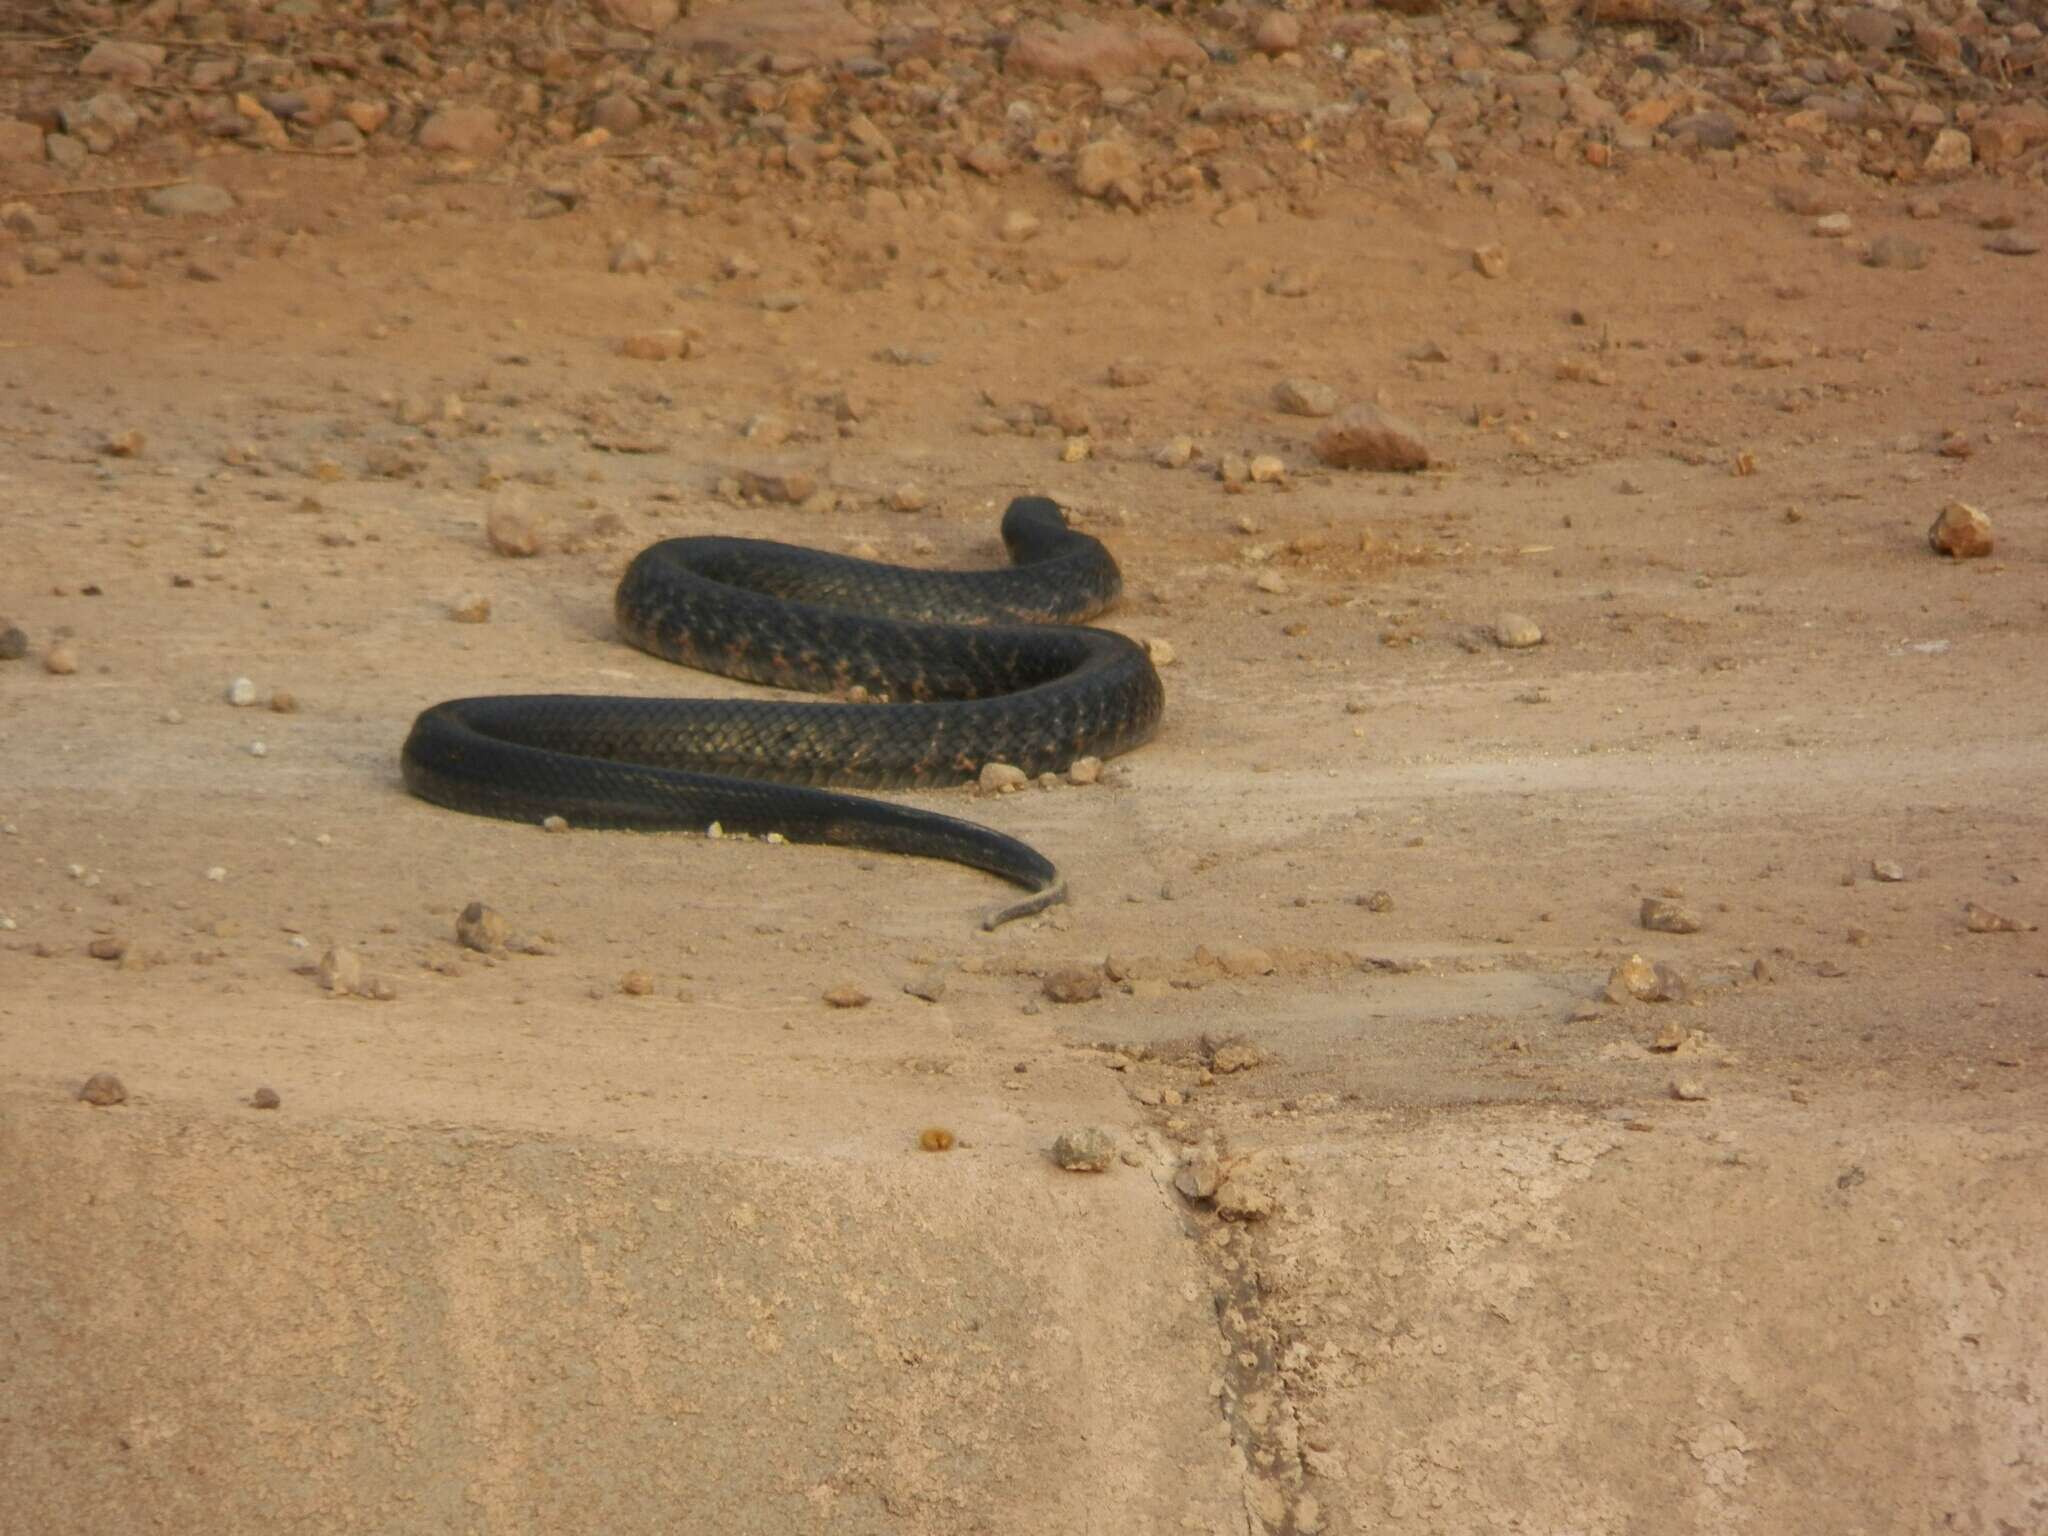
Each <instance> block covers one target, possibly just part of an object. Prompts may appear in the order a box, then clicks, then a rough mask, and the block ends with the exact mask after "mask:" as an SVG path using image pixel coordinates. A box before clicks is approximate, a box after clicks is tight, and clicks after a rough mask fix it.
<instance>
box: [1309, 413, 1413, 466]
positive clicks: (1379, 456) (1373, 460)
mask: <svg viewBox="0 0 2048 1536" xmlns="http://www.w3.org/2000/svg"><path fill="white" fill-rule="evenodd" d="M1315 450H1316V457H1317V458H1319V459H1321V460H1322V461H1323V462H1324V463H1325V464H1329V465H1332V466H1334V467H1335V468H1337V469H1378V470H1402V471H1414V470H1419V469H1427V468H1429V449H1428V448H1427V447H1426V446H1425V445H1424V443H1423V441H1422V436H1421V434H1420V433H1419V432H1417V431H1416V429H1415V428H1414V427H1412V426H1410V425H1409V424H1408V423H1407V422H1405V421H1403V420H1402V419H1401V418H1400V417H1398V416H1394V415H1390V414H1389V413H1387V412H1385V411H1383V410H1381V409H1380V408H1379V407H1378V406H1376V405H1370V404H1365V403H1360V404H1357V405H1352V406H1347V407H1346V408H1345V409H1344V411H1343V412H1342V413H1341V414H1339V415H1338V416H1337V417H1336V418H1335V419H1334V420H1332V421H1331V422H1330V424H1329V425H1328V426H1326V427H1324V428H1323V429H1322V430H1321V431H1320V432H1318V433H1316V440H1315Z"/></svg>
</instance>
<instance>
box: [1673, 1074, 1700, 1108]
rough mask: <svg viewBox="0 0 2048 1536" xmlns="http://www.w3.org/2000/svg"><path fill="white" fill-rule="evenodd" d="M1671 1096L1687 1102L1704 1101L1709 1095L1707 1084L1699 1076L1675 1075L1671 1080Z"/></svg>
mask: <svg viewBox="0 0 2048 1536" xmlns="http://www.w3.org/2000/svg"><path fill="white" fill-rule="evenodd" d="M1671 1097H1673V1098H1674V1099H1677V1100H1679V1101H1680V1102H1681V1103H1685V1104H1698V1103H1702V1102H1703V1101H1704V1100H1705V1099H1706V1097H1707V1086H1706V1084H1705V1083H1702V1082H1700V1081H1699V1080H1698V1079H1697V1078H1690V1077H1674V1078H1673V1079H1672V1080H1671Z"/></svg>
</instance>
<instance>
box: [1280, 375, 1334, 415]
mask: <svg viewBox="0 0 2048 1536" xmlns="http://www.w3.org/2000/svg"><path fill="white" fill-rule="evenodd" d="M1273 403H1274V404H1275V405H1277V406H1279V407H1280V409H1281V410H1283V411H1285V412H1287V414H1288V415H1290V416H1333V415H1335V414H1336V412H1337V391H1336V390H1335V389H1333V388H1331V387H1330V386H1329V385H1328V384H1322V383H1318V382H1317V381H1316V380H1314V379H1301V378H1293V379H1282V380H1281V381H1280V382H1279V383H1278V384H1275V385H1274V386H1273Z"/></svg>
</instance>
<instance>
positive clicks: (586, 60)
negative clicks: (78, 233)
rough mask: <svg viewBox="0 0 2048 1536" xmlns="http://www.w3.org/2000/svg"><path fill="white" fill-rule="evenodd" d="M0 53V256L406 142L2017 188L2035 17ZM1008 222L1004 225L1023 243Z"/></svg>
mask: <svg viewBox="0 0 2048 1536" xmlns="http://www.w3.org/2000/svg"><path fill="white" fill-rule="evenodd" d="M25 20H26V23H27V24H26V25H21V26H19V27H18V29H17V30H14V31H11V32H9V33H7V34H5V38H4V41H0V168H4V170H0V175H4V178H5V181H6V183H7V184H9V185H10V186H11V188H12V190H13V192H14V193H15V194H16V195H17V197H19V196H21V195H22V194H26V195H27V196H26V201H25V202H24V203H23V205H22V206H20V207H17V208H16V209H15V210H13V212H12V215H11V217H10V219H9V225H8V227H9V231H10V233H11V234H12V235H13V236H14V238H15V240H16V241H17V243H19V244H21V245H23V246H24V247H27V248H28V249H24V250H22V251H19V252H17V253H15V254H14V255H13V256H11V257H10V258H8V260H7V262H6V269H5V270H6V274H7V276H8V278H9V279H10V280H12V281H17V282H18V281H19V280H20V276H21V274H22V272H23V271H24V270H26V271H28V272H40V271H47V270H52V256H51V254H50V253H49V252H48V251H37V250H34V249H33V247H35V246H38V245H48V244H52V243H54V244H56V245H57V247H58V250H57V253H56V257H55V259H57V260H61V259H63V257H64V254H65V253H64V252H63V250H62V240H61V235H62V224H61V221H59V220H57V219H56V218H54V217H53V216H52V214H51V213H50V211H49V210H50V209H51V208H52V206H53V205H55V206H62V205H61V203H58V202H57V200H59V199H63V198H66V197H67V196H69V195H75V194H82V193H84V192H86V191H87V190H88V189H94V188H105V187H111V186H112V185H113V184H116V183H136V182H140V183H149V182H153V181H156V180H162V181H164V182H167V183H171V184H170V185H164V186H153V185H143V186H140V187H138V188H137V190H138V191H140V192H143V193H147V194H149V195H150V196H151V197H152V198H153V201H152V203H151V207H152V210H153V211H156V212H160V213H164V214H195V213H196V214H205V213H217V212H221V211H224V210H225V209H226V208H227V207H228V206H229V198H230V194H229V193H228V192H227V191H226V190H225V189H223V188H218V187H214V186H212V185H210V184H208V183H207V181H206V178H205V162H206V161H207V160H209V159H211V158H213V157H216V156H219V155H223V154H245V153H254V154H270V155H303V154H313V155H335V156H350V155H367V156H394V155H401V154H407V153H424V154H428V155H432V156H435V157H439V158H440V159H442V160H444V161H454V162H468V163H469V164H470V166H471V167H472V168H475V167H477V166H479V165H482V164H484V163H488V164H489V165H490V166H491V167H492V168H493V169H494V170H496V171H498V172H500V173H502V174H506V175H512V176H518V177H523V178H525V179H526V180H527V181H528V182H529V183H530V187H531V193H532V198H533V207H532V211H533V212H534V213H535V214H536V215H542V216H545V215H548V214H552V213H559V212H561V211H564V210H565V209H568V208H571V207H574V206H577V205H578V204H579V203H581V202H583V201H585V200H587V199H589V198H592V197H601V196H604V195H606V194H625V193H631V192H635V191H641V192H645V191H647V190H650V189H651V190H652V191H653V192H655V193H656V194H658V196H659V197H660V199H661V200H662V201H663V202H664V203H666V204H668V205H671V206H674V207H679V208H681V209H683V210H686V211H691V212H698V211H703V210H705V209H708V208H710V207H712V206H715V205H716V204H718V203H719V202H721V201H723V200H729V199H734V198H745V197H749V196H755V195H771V196H774V197H776V198H778V199H781V200H784V201H791V202H801V201H806V200H811V199H817V198H858V199H864V200H866V201H867V202H868V203H870V204H874V205H879V206H880V207H882V208H886V209H890V210H894V209H898V208H908V209H909V210H911V211H913V212H916V211H920V210H924V209H927V208H930V207H933V206H935V205H936V206H943V205H944V204H945V203H946V201H947V198H948V194H949V190H950V189H952V188H953V187H955V186H956V185H958V184H959V183H960V181H961V180H962V179H963V178H973V179H977V180H983V181H991V182H1000V181H1004V180H1010V179H1016V180H1025V181H1028V180H1031V179H1042V180H1045V181H1049V182H1051V183H1053V184H1055V185H1057V186H1060V187H1070V188H1071V189H1072V190H1073V191H1074V192H1076V193H1078V194H1080V195H1082V196H1085V197H1091V198H1098V199H1102V200H1105V201H1107V202H1110V203H1113V204H1117V205H1121V206H1125V207H1129V208H1134V209H1136V208H1143V207H1147V206H1152V205H1156V204H1161V203H1167V204H1186V203H1198V204H1205V205H1206V204H1213V205H1214V209H1215V216H1216V217H1217V218H1218V219H1219V220H1220V221H1223V222H1226V223H1228V222H1230V221H1233V220H1256V219H1257V218H1258V216H1259V213H1258V209H1259V204H1260V202H1261V201H1262V200H1263V199H1267V198H1281V199H1286V200H1288V201H1291V202H1293V203H1296V204H1302V203H1312V202H1313V200H1314V199H1315V197H1316V196H1317V194H1318V192H1319V191H1320V190H1321V189H1323V188H1324V187H1325V186H1326V185H1327V184H1328V183H1329V182H1330V181H1331V180H1332V179H1337V180H1342V179H1345V178H1349V177H1354V176H1356V175H1359V174H1361V173H1363V172H1367V171H1370V170H1374V169H1377V168H1382V167H1387V166H1393V167H1396V168H1403V169H1412V170H1416V171H1422V172H1437V173H1441V174H1443V175H1447V176H1452V177H1456V176H1460V175H1466V174H1484V173H1486V172H1488V171H1490V170H1494V169H1497V168H1499V167H1501V166H1502V165H1505V164H1509V163H1512V162H1513V161H1514V160H1515V159H1517V158H1518V157H1521V156H1524V155H1528V154H1538V155H1547V156H1550V157H1552V158H1554V159H1555V160H1556V161H1558V162H1560V163H1574V162H1578V163H1583V164H1585V165H1588V166H1591V167H1606V166H1612V165H1614V164H1616V163H1617V161H1619V160H1622V159H1625V158H1626V157H1629V156H1640V155H1645V154H1654V153H1658V152H1674V153H1683V154H1689V155H1696V156H1700V157H1703V158H1705V159H1707V160H1709V161H1714V162H1721V163H1725V164H1730V165H1734V164H1740V163H1742V162H1744V161H1746V160H1749V159H1752V158H1753V157H1757V156H1769V157H1773V158H1775V159H1777V160H1781V161H1784V162H1786V163H1787V164H1788V166H1792V167H1797V168H1799V169H1802V170H1808V171H1828V170H1833V171H1840V172H1860V173H1862V174H1865V175H1868V176H1874V177H1881V178H1887V179H1889V180H1892V181H1895V182H1906V183H1912V182H1923V181H1940V180H1944V179H1950V178H1956V177H1962V176H1969V175H1990V176H1996V177H1999V178H2008V179H2014V180H2024V181H2029V182H2032V183H2034V184H2039V183H2040V182H2041V181H2042V179H2043V178H2044V176H2048V102H2044V100H2043V94H2044V88H2048V40H2044V23H2048V5H2044V4H2042V3H2040V0H2033V3H2015V4H2001V3H1995V0H1994V3H1989V4H1984V3H1979V0H1931V3H1928V4H1888V5H1850V6H1833V5H1816V4H1812V3H1808V0H1795V3H1792V4H1788V5H1744V4H1740V3H1714V0H1585V3H1576V4H1575V3H1565V0H1502V3H1499V4H1450V5H1438V4H1435V3H1432V0H1393V3H1388V4H1381V5H1360V4H1355V3H1353V4H1333V3H1321V4H1316V3H1300V0H1296V3H1289V4H1281V5H1272V6H1266V5H1250V4H1242V3H1237V0H1229V3H1224V4H1220V5H1206V4H1202V5H1196V4H1188V3H1185V0H1181V3H1173V4H1167V5H1161V6H1141V5H1095V6H1089V7H1085V8H1061V7H1055V6H1051V5H967V4H959V5H929V6H928V5H904V6H896V5H879V4H868V3H860V0H854V3H850V4H841V3H839V0H742V3H729V4H724V5H704V4H699V5H694V6H691V7H688V8H687V10H685V8H683V7H681V6H679V4H678V3H677V0H600V3H597V4H594V5H591V6H581V5H569V4H559V3H551V4H543V5H511V4H506V3H505V0H488V3H485V4H483V5H472V4H456V5H446V6H443V5H431V4H398V3H388V0H372V3H367V4H356V5H348V6H335V5H325V4H320V3H316V0H278V3H275V4H251V5H229V4H216V3H213V0H149V3H145V4H129V5H113V4H88V3H77V4H70V5H62V6H52V7H48V8H45V9H41V10H40V11H39V12H38V13H37V14H35V15H34V16H32V17H29V18H26V19H25ZM1028 233H1029V231H1028V230H1026V231H1020V235H1028Z"/></svg>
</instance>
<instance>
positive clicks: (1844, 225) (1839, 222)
mask: <svg viewBox="0 0 2048 1536" xmlns="http://www.w3.org/2000/svg"><path fill="white" fill-rule="evenodd" d="M1853 228H1855V224H1854V223H1853V221H1851V219H1850V218H1849V215H1847V214H1846V213H1824V214H1822V215H1821V216H1820V217H1819V218H1817V219H1815V220H1814V221H1813V233H1814V235H1815V237H1816V238H1818V239H1821V240H1840V239H1842V238H1843V237H1844V236H1845V235H1847V234H1848V233H1849V231H1850V230H1851V229H1853Z"/></svg>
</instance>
